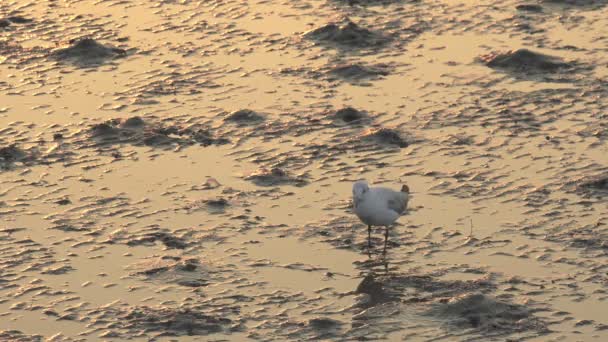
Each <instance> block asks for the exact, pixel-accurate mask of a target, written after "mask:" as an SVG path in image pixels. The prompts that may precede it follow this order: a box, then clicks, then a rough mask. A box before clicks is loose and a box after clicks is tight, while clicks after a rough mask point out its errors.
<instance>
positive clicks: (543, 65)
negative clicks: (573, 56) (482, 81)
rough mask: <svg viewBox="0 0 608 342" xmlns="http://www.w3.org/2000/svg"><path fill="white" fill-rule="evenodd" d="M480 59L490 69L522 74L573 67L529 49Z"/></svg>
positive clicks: (556, 58) (493, 54) (558, 59)
mask: <svg viewBox="0 0 608 342" xmlns="http://www.w3.org/2000/svg"><path fill="white" fill-rule="evenodd" d="M480 59H481V60H482V61H483V62H484V63H485V64H486V65H487V66H488V67H490V68H500V69H506V70H512V71H520V72H524V71H525V72H536V73H551V72H556V71H558V70H560V69H566V68H571V67H572V64H570V63H566V62H564V61H562V60H561V59H560V58H558V57H553V56H549V55H544V54H541V53H537V52H533V51H530V50H528V49H519V50H515V51H508V52H495V53H491V54H488V55H484V56H480Z"/></svg>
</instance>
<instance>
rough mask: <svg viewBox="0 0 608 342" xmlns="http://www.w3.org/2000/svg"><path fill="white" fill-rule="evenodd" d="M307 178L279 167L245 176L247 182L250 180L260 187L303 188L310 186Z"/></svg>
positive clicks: (260, 170) (263, 169) (264, 169)
mask: <svg viewBox="0 0 608 342" xmlns="http://www.w3.org/2000/svg"><path fill="white" fill-rule="evenodd" d="M306 178H307V177H306V176H305V175H292V174H290V173H288V172H287V171H285V170H283V169H281V168H278V167H274V168H272V169H266V168H262V169H259V170H256V171H254V172H253V173H251V174H249V175H247V176H245V179H246V180H250V181H252V182H253V183H254V184H256V185H259V186H275V185H294V186H298V187H301V186H305V185H306V184H308V180H307V179H306Z"/></svg>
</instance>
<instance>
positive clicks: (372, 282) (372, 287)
mask: <svg viewBox="0 0 608 342" xmlns="http://www.w3.org/2000/svg"><path fill="white" fill-rule="evenodd" d="M355 293H358V294H365V295H367V297H366V299H365V300H363V301H360V302H359V305H360V306H364V307H365V306H374V305H377V304H379V303H383V302H387V301H390V300H391V299H394V297H393V296H391V295H390V294H389V293H388V292H386V290H385V289H384V286H383V284H382V283H381V282H379V281H377V280H376V278H375V277H374V275H373V274H368V275H366V276H365V277H364V278H363V280H361V282H360V283H359V285H357V289H356V290H355Z"/></svg>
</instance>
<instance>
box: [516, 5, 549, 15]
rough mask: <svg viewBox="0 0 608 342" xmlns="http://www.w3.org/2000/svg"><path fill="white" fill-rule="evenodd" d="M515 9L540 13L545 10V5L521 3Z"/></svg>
mask: <svg viewBox="0 0 608 342" xmlns="http://www.w3.org/2000/svg"><path fill="white" fill-rule="evenodd" d="M515 9H516V10H518V11H525V12H535V13H540V12H542V11H543V7H542V6H541V5H538V4H521V5H517V6H515Z"/></svg>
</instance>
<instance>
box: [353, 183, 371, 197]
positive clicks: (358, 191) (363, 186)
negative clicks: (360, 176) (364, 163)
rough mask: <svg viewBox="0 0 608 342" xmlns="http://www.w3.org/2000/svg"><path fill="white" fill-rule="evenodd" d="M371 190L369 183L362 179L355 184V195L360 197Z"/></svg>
mask: <svg viewBox="0 0 608 342" xmlns="http://www.w3.org/2000/svg"><path fill="white" fill-rule="evenodd" d="M368 190H369V185H367V182H366V181H364V180H360V181H357V182H355V184H353V196H354V197H356V198H358V197H360V196H361V195H363V194H364V193H366V192H367V191H368Z"/></svg>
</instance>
